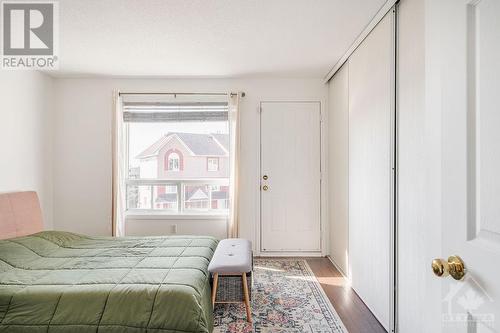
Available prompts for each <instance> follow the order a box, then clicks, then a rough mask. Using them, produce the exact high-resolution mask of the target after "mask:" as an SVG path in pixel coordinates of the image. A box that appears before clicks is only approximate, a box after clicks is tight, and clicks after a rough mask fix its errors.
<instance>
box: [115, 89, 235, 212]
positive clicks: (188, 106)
mask: <svg viewBox="0 0 500 333" xmlns="http://www.w3.org/2000/svg"><path fill="white" fill-rule="evenodd" d="M150 97H151V96H150ZM142 98H144V97H143V96H141V100H131V99H130V100H127V99H126V97H124V99H123V120H124V135H123V145H124V147H125V149H124V150H125V151H126V152H127V157H126V159H125V163H126V165H125V166H124V170H128V173H127V177H126V179H125V183H126V187H127V190H126V196H127V197H126V202H127V210H128V211H129V212H135V213H140V214H149V213H158V212H160V213H162V214H173V215H178V214H227V213H228V212H229V170H228V169H229V168H223V169H220V166H221V165H228V164H229V146H228V145H229V123H228V107H227V102H226V101H225V98H224V101H221V100H219V101H203V102H199V101H196V102H192V101H187V100H181V98H179V96H177V98H173V97H172V99H171V100H162V101H158V100H154V101H153V100H143V99H142ZM218 98H220V97H218ZM207 156H209V157H207ZM214 171H219V172H214Z"/></svg>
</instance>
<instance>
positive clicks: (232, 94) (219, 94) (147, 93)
mask: <svg viewBox="0 0 500 333" xmlns="http://www.w3.org/2000/svg"><path fill="white" fill-rule="evenodd" d="M118 94H119V95H120V96H121V95H174V96H176V95H208V96H227V95H230V96H231V97H234V96H237V95H238V93H233V92H232V93H185V92H181V93H176V92H120V93H118ZM245 95H246V94H245V92H241V97H245Z"/></svg>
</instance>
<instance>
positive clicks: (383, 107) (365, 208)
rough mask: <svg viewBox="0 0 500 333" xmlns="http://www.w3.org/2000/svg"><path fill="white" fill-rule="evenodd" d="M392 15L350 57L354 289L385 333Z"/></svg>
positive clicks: (388, 278) (388, 268)
mask: <svg viewBox="0 0 500 333" xmlns="http://www.w3.org/2000/svg"><path fill="white" fill-rule="evenodd" d="M393 24H394V14H393V13H392V11H391V12H389V13H388V14H387V15H386V16H385V18H384V19H382V21H381V22H380V23H379V24H378V25H377V26H376V27H375V29H374V30H373V31H372V32H371V33H370V34H369V35H368V37H367V38H366V39H365V40H364V41H363V43H362V44H361V45H360V46H359V47H358V48H357V49H356V51H355V52H354V53H353V54H352V55H351V57H350V58H349V67H348V68H349V261H350V265H349V266H350V277H351V279H352V287H353V288H354V290H355V291H356V292H357V293H358V294H359V295H360V297H361V298H362V299H363V301H364V302H365V303H366V305H367V306H368V307H369V308H370V310H371V311H372V312H373V313H374V314H375V316H376V317H377V318H378V320H379V321H380V322H381V323H382V325H383V326H384V327H385V328H386V329H387V330H389V326H390V320H391V318H390V317H391V316H390V313H391V310H390V307H391V305H390V298H391V293H392V291H391V288H390V284H391V281H392V279H391V257H392V255H391V253H392V246H391V225H392V221H393V211H394V207H393V201H394V198H393V187H394V183H393V172H394V171H393V165H394V162H393V161H394V156H393V151H394V118H393V115H394V106H393V105H394V103H393V101H394V38H393V37H394V30H393Z"/></svg>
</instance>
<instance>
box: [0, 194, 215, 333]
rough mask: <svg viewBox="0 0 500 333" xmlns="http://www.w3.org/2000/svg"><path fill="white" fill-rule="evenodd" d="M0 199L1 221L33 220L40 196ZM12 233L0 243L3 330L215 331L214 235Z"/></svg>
mask: <svg viewBox="0 0 500 333" xmlns="http://www.w3.org/2000/svg"><path fill="white" fill-rule="evenodd" d="M24 193H26V192H24ZM34 195H35V196H36V194H34ZM31 196H33V193H32V192H31ZM4 199H5V194H2V195H0V224H1V225H3V226H5V225H9V223H10V224H12V223H11V222H12V221H11V222H8V221H9V220H12V219H14V222H13V224H14V225H20V219H24V221H26V220H32V222H33V219H35V220H37V218H32V217H29V216H31V215H37V214H33V213H27V212H28V211H29V212H32V211H33V209H35V210H36V206H38V209H39V204H38V201H37V200H36V203H35V204H33V203H23V202H21V203H17V206H18V207H16V200H15V199H12V198H9V199H8V200H7V204H6V203H5V200H4ZM21 206H24V208H22V207H21ZM11 211H17V213H12V212H11ZM19 212H21V213H19ZM23 212H24V213H23ZM20 216H23V217H22V218H20ZM32 224H33V223H32ZM0 229H1V228H0ZM14 229H16V230H20V229H23V228H14ZM24 229H26V228H24ZM28 229H29V228H28ZM11 230H12V228H11ZM30 231H33V230H30ZM4 234H5V233H4V232H3V231H2V235H4ZM15 236H17V237H14V238H8V239H4V240H0V331H7V332H97V331H98V332H158V333H174V332H175V333H178V332H212V329H213V310H212V305H211V300H210V285H209V274H208V272H207V267H208V264H209V262H210V259H211V258H212V255H213V252H214V250H215V248H216V246H217V241H216V239H214V238H211V237H202V236H168V237H133V238H131V237H124V238H111V237H88V236H83V235H78V234H74V233H68V232H59V231H41V232H37V233H34V234H28V235H25V236H21V235H19V234H16V235H15Z"/></svg>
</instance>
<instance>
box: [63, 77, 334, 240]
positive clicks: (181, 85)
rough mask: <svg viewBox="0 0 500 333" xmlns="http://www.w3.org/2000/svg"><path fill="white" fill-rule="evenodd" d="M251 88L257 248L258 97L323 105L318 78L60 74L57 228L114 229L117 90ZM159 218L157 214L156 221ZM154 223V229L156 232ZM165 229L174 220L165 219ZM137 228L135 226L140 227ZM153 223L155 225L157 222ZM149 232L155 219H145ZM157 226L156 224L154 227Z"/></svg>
mask: <svg viewBox="0 0 500 333" xmlns="http://www.w3.org/2000/svg"><path fill="white" fill-rule="evenodd" d="M113 89H119V90H121V91H167V92H168V91H170V92H225V91H238V90H240V91H245V92H246V97H245V98H243V99H242V102H241V115H242V118H241V120H242V129H241V136H242V138H241V156H242V161H241V207H240V212H241V217H240V218H241V222H240V223H241V228H240V230H241V236H242V237H245V238H248V239H251V240H255V241H254V246H255V247H256V248H259V244H258V239H259V237H257V235H256V233H257V228H256V227H257V224H258V223H259V210H260V204H259V200H260V199H259V197H260V196H259V113H258V105H259V102H260V101H267V100H292V101H293V100H315V101H321V102H322V105H324V101H325V99H326V86H325V85H324V84H323V82H322V80H320V79H104V78H102V79H101V78H88V79H57V80H55V92H56V96H55V102H56V112H55V120H54V126H55V129H54V143H55V144H54V217H55V224H54V226H55V228H57V229H60V230H70V231H74V232H81V233H86V234H93V235H110V234H111V222H110V221H111V117H112V90H113ZM156 222H158V221H155V223H156ZM157 226H158V224H155V230H156V231H155V232H158V228H157ZM165 226H166V228H165V230H166V231H165V232H166V233H168V232H169V230H171V227H168V226H167V224H165ZM134 230H137V228H134ZM151 230H152V229H151ZM144 232H145V233H149V232H150V231H149V227H146V225H144ZM151 232H152V231H151Z"/></svg>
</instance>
